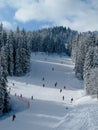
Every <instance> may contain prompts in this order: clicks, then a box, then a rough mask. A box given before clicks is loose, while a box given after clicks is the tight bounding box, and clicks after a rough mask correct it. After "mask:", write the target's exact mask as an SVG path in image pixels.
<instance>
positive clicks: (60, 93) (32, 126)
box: [0, 53, 98, 130]
mask: <svg viewBox="0 0 98 130" xmlns="http://www.w3.org/2000/svg"><path fill="white" fill-rule="evenodd" d="M8 86H9V87H8V91H10V99H11V100H10V102H11V105H12V111H11V112H10V113H8V114H5V115H4V116H2V117H0V130H98V101H97V99H96V98H95V97H94V98H91V97H89V96H85V93H84V90H83V82H82V81H80V80H78V79H77V78H75V74H74V63H73V62H72V60H71V59H70V58H69V57H68V56H66V55H60V56H59V55H56V54H54V55H53V54H52V55H46V54H45V53H38V54H36V53H32V55H31V68H30V71H29V73H27V74H26V75H24V76H21V77H8ZM71 98H73V101H72V102H71ZM13 114H15V115H16V118H15V120H14V121H12V115H13Z"/></svg>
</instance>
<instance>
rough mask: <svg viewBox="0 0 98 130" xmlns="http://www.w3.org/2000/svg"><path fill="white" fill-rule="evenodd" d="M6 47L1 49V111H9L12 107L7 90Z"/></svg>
mask: <svg viewBox="0 0 98 130" xmlns="http://www.w3.org/2000/svg"><path fill="white" fill-rule="evenodd" d="M5 57H6V56H5V48H4V47H2V48H1V51H0V113H1V114H2V113H5V112H8V111H9V109H10V105H9V95H8V92H7V71H6V60H5Z"/></svg>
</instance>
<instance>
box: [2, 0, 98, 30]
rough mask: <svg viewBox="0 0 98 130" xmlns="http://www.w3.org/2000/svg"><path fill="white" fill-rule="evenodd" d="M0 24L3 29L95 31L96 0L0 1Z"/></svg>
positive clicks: (97, 19) (96, 27)
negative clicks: (56, 27)
mask: <svg viewBox="0 0 98 130" xmlns="http://www.w3.org/2000/svg"><path fill="white" fill-rule="evenodd" d="M0 22H2V23H3V25H4V27H5V28H7V29H16V27H17V26H19V27H20V28H25V29H27V30H37V29H41V28H45V27H53V26H66V27H70V28H71V29H74V30H78V31H80V32H84V31H89V30H90V31H95V30H97V31H98V0H0Z"/></svg>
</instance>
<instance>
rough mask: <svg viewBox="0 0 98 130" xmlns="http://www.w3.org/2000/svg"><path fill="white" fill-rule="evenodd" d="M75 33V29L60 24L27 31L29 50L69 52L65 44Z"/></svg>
mask: <svg viewBox="0 0 98 130" xmlns="http://www.w3.org/2000/svg"><path fill="white" fill-rule="evenodd" d="M76 33H77V31H73V30H71V29H70V28H66V27H62V26H60V27H53V28H47V29H42V30H38V31H33V32H28V37H29V40H30V45H31V51H33V52H47V53H62V52H64V53H65V52H67V53H69V54H70V52H69V50H68V49H67V48H66V45H67V44H68V43H69V41H71V40H72V38H73V37H74V35H75V34H76ZM68 45H69V44H68Z"/></svg>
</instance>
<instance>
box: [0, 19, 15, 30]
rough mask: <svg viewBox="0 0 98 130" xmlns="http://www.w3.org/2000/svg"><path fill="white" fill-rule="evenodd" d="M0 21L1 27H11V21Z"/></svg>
mask: <svg viewBox="0 0 98 130" xmlns="http://www.w3.org/2000/svg"><path fill="white" fill-rule="evenodd" d="M0 23H2V24H3V27H4V28H7V29H10V28H12V25H11V23H10V22H8V21H1V22H0Z"/></svg>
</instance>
